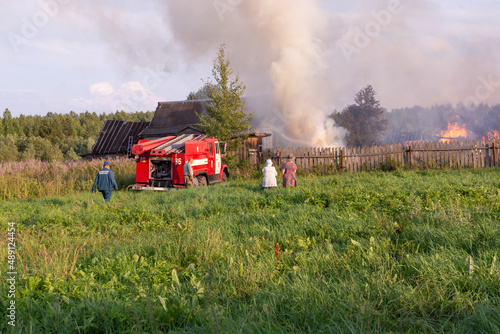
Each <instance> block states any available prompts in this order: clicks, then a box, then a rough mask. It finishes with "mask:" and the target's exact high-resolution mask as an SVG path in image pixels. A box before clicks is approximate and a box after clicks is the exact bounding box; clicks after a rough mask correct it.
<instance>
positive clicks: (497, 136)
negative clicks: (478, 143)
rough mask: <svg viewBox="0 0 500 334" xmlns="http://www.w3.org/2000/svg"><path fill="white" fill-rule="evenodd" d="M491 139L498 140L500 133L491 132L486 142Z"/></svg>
mask: <svg viewBox="0 0 500 334" xmlns="http://www.w3.org/2000/svg"><path fill="white" fill-rule="evenodd" d="M483 138H484V137H483ZM493 139H500V131H497V130H493V131H492V132H488V140H493Z"/></svg>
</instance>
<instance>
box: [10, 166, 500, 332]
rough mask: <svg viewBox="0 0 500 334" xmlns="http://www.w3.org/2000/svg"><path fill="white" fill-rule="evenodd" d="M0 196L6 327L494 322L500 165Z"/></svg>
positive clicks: (469, 327) (499, 303)
mask: <svg viewBox="0 0 500 334" xmlns="http://www.w3.org/2000/svg"><path fill="white" fill-rule="evenodd" d="M260 182H261V181H260V180H254V181H230V182H229V183H227V184H223V185H217V186H211V187H206V188H194V189H189V190H180V191H170V192H154V193H153V192H141V193H136V192H126V191H120V192H115V193H114V194H113V198H112V201H111V203H110V204H108V205H105V204H104V203H103V201H102V196H101V195H92V194H90V193H88V192H85V193H76V194H73V195H71V194H70V195H66V196H63V197H54V198H39V199H28V200H6V201H2V202H0V212H1V216H0V219H1V223H2V224H1V226H2V229H3V231H1V235H2V238H1V247H0V256H1V258H2V259H4V261H3V267H2V272H3V273H4V275H3V276H4V277H6V276H7V274H5V273H6V272H8V271H9V269H8V263H7V259H8V246H7V244H8V242H9V241H8V237H9V235H8V233H7V232H8V228H9V225H8V223H9V222H15V225H14V227H15V228H16V231H15V238H16V240H15V241H16V249H15V250H16V255H15V263H14V265H15V268H16V272H17V277H16V282H15V302H16V304H15V305H16V311H15V317H16V322H15V324H16V326H15V327H12V326H10V325H9V324H8V321H9V318H8V317H7V316H8V315H9V314H10V313H8V312H9V311H8V310H7V305H9V302H10V301H11V300H12V298H10V299H9V298H7V296H8V294H9V291H8V290H9V285H8V284H5V279H6V278H4V279H3V282H4V284H2V285H1V291H0V296H1V297H0V298H1V300H2V304H1V305H2V307H1V311H0V313H1V318H2V319H3V320H2V322H1V323H0V331H1V332H2V333H11V332H12V333H165V332H168V333H500V261H499V259H498V256H499V254H498V253H499V250H500V197H499V196H500V193H499V189H500V170H499V169H482V170H476V171H473V170H443V171H437V170H428V171H408V172H401V171H396V172H391V173H378V172H373V173H359V174H348V173H346V174H338V175H333V176H323V177H319V176H317V177H312V176H311V177H299V178H298V182H299V187H297V188H294V189H283V188H278V189H272V190H269V191H265V192H263V191H262V190H261V184H260Z"/></svg>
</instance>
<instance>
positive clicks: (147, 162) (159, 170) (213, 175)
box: [132, 134, 229, 190]
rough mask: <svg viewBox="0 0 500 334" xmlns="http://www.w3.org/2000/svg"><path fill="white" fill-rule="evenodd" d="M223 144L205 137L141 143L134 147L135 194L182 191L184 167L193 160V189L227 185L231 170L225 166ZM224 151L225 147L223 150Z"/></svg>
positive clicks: (198, 136)
mask: <svg viewBox="0 0 500 334" xmlns="http://www.w3.org/2000/svg"><path fill="white" fill-rule="evenodd" d="M220 146H221V144H220V143H219V141H218V140H217V139H216V138H213V137H205V136H204V135H193V134H188V135H180V136H168V137H163V138H159V139H156V140H139V142H138V143H137V144H136V145H134V146H133V147H132V154H134V155H135V157H136V163H137V164H136V173H135V182H136V184H134V185H132V189H134V190H169V189H175V188H183V187H184V186H185V184H184V164H185V163H186V162H187V161H188V160H189V159H190V158H193V159H194V161H193V163H192V165H191V166H192V168H193V175H194V180H193V186H206V185H209V184H214V183H219V182H225V181H227V179H228V178H229V170H228V168H227V166H226V165H224V164H222V158H223V154H224V153H225V152H221V147H220ZM224 151H225V146H224Z"/></svg>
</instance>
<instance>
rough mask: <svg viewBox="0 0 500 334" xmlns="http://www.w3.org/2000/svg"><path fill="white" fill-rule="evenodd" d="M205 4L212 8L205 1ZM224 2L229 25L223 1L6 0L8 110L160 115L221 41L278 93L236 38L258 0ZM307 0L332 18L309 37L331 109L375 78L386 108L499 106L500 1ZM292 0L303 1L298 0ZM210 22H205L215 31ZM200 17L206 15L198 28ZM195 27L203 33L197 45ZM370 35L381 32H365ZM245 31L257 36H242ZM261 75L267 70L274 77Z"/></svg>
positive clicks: (2, 66)
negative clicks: (161, 105) (160, 105)
mask: <svg viewBox="0 0 500 334" xmlns="http://www.w3.org/2000/svg"><path fill="white" fill-rule="evenodd" d="M197 1H199V2H204V4H203V5H201V3H198V5H199V6H197ZM216 1H219V3H220V4H222V5H223V6H226V7H221V8H225V9H226V12H224V13H223V14H224V15H225V16H226V17H224V20H226V18H227V21H224V20H223V18H222V15H220V14H221V12H220V9H219V12H217V9H216V8H213V4H214V3H215V1H214V2H212V1H208V3H211V4H212V8H211V7H210V6H209V7H207V6H206V3H207V1H205V0H203V1H202V0H189V1H188V2H190V3H191V5H193V6H194V8H200V10H201V11H200V12H199V13H197V12H196V10H195V9H193V10H192V11H189V12H188V11H186V7H183V8H181V6H177V4H175V5H174V2H173V0H168V1H166V0H164V1H159V0H157V1H149V2H148V3H147V4H146V5H145V2H144V1H135V0H125V1H111V0H102V1H97V0H87V1H85V3H84V4H82V2H78V1H77V0H26V1H22V2H17V1H13V0H5V1H4V2H3V4H2V5H3V6H2V7H3V8H2V12H1V13H0V36H2V38H0V73H1V74H2V75H1V76H0V108H1V110H2V111H3V110H4V109H5V108H9V110H10V111H11V112H12V114H13V115H14V116H18V115H20V114H24V115H35V114H36V115H45V114H46V113H47V112H56V113H67V112H69V111H70V110H73V111H75V112H77V113H80V112H84V111H86V110H88V111H91V112H93V111H95V112H97V113H101V112H106V113H109V112H114V111H115V110H117V109H119V110H121V109H123V110H125V111H128V112H132V111H136V110H144V111H145V110H154V109H155V108H156V104H157V102H158V101H176V100H183V99H185V98H186V96H187V94H188V93H189V92H190V91H196V90H197V89H198V88H200V87H201V85H202V81H201V80H202V79H207V78H209V77H210V76H211V66H212V60H213V59H214V58H215V56H216V50H217V47H218V45H219V44H220V43H221V42H227V45H228V49H229V51H230V53H232V54H234V55H235V57H237V59H236V60H235V62H234V70H235V72H238V73H240V77H241V79H242V80H243V81H245V80H248V83H249V84H248V86H249V87H248V88H249V91H250V92H252V91H255V92H257V91H259V88H260V89H261V90H262V88H263V87H264V88H265V89H269V90H270V91H271V90H273V89H275V88H276V87H274V88H273V84H271V83H269V82H270V80H271V79H269V78H267V79H265V80H263V82H267V84H259V83H258V82H260V81H259V80H258V78H257V76H258V74H259V73H257V74H256V73H255V70H254V71H251V70H248V69H245V67H247V66H248V67H249V68H250V66H249V65H248V64H249V63H250V62H252V61H256V62H259V61H261V59H259V55H252V54H248V58H245V57H242V55H244V54H245V50H244V49H245V43H238V41H237V39H236V38H235V34H236V33H237V32H238V30H237V29H239V27H241V26H240V25H239V24H240V23H238V24H236V25H234V26H233V25H232V24H233V23H232V21H231V20H232V18H231V17H230V16H231V15H233V18H236V17H238V19H239V20H241V18H242V17H243V16H237V15H238V11H239V10H241V11H243V9H244V7H245V6H246V5H245V1H248V0H240V1H237V0H231V1H230V0H216ZM395 1H396V2H395ZM300 2H301V4H302V5H304V6H309V7H313V8H319V9H320V10H321V11H322V13H323V14H321V15H320V16H321V19H326V20H327V23H328V28H326V29H324V27H322V28H321V29H323V30H322V31H321V32H319V28H318V36H312V37H311V36H309V37H311V38H313V39H316V38H317V39H321V43H320V44H318V45H321V47H324V48H325V49H326V50H327V51H325V52H324V53H323V55H322V57H323V58H322V59H321V61H322V62H325V64H324V66H323V67H321V69H322V71H323V70H324V73H323V74H328V76H329V77H330V78H331V81H328V80H326V81H324V82H325V84H324V85H323V86H327V87H328V88H329V90H325V91H328V92H327V93H326V92H318V94H328V99H327V100H328V107H329V108H331V109H334V108H335V109H341V108H343V107H344V106H345V105H346V104H347V103H352V101H353V96H354V94H355V93H356V92H357V91H358V90H359V89H361V88H362V87H364V86H365V85H367V84H371V85H373V86H374V88H375V90H376V91H377V92H378V94H379V95H378V96H379V98H380V100H381V103H382V105H383V106H386V107H387V108H397V107H406V106H408V107H410V106H413V105H415V104H420V105H424V106H425V105H432V104H435V103H447V102H449V103H467V102H484V103H490V104H493V103H500V66H499V63H498V59H499V56H500V20H498V14H500V3H499V2H497V1H492V0H479V1H474V2H472V1H470V0H469V1H464V0H462V1H449V0H446V1H439V2H438V1H437V0H436V1H426V0H422V1H414V0H401V1H400V2H399V1H397V0H390V1H389V0H388V1H378V0H376V1H353V2H346V1H326V0H322V1H314V0H301V1H300ZM184 3H185V2H184ZM288 3H290V5H289V6H294V2H293V1H288ZM227 6H229V7H227ZM391 6H392V7H391ZM390 8H398V10H396V11H395V12H394V13H392V14H391V16H390V19H389V21H387V22H385V21H384V20H382V19H381V20H382V21H380V22H378V21H377V19H376V17H377V14H376V13H379V14H380V13H387V12H390ZM287 13H288V9H287V8H283V11H282V12H281V14H280V13H278V14H274V15H275V16H274V17H273V20H276V21H277V22H279V19H280V16H281V15H286V14H287ZM315 13H316V12H315ZM374 13H375V14H374ZM314 15H318V14H317V13H316V14H314ZM200 17H201V18H202V19H203V20H204V19H206V21H203V24H205V25H206V27H207V30H206V33H207V36H205V37H204V36H203V32H204V30H203V28H202V27H203V26H202V25H200V24H199V23H200V22H199V21H200V20H202V19H200ZM312 17H314V16H312ZM382 18H384V16H383V15H382ZM177 19H179V20H180V21H179V22H180V23H178V22H177ZM218 19H219V21H220V22H216V23H217V24H218V25H219V26H220V28H218V29H219V30H216V29H212V28H209V27H212V25H211V23H210V20H218ZM385 19H387V17H385ZM190 20H198V22H193V25H191V23H192V22H190ZM235 20H236V19H235ZM172 21H175V22H176V23H175V25H174V24H173V23H172ZM325 22H326V21H325ZM311 24H314V23H311ZM377 24H378V26H377ZM200 26H201V28H200ZM179 27H182V31H180V29H179ZM190 29H193V31H192V34H193V36H194V35H195V36H196V38H193V39H192V40H189V41H187V40H186V34H189V33H190V32H191V31H190ZM195 29H196V31H194V30H195ZM283 29H287V26H284V27H283ZM370 29H372V30H370ZM228 30H234V31H231V32H228ZM312 31H316V30H312ZM325 31H327V32H328V33H325ZM367 31H368V33H370V34H371V37H370V36H368V38H366V37H367V36H366V33H367ZM232 33H234V34H232ZM208 34H209V35H208ZM245 34H248V31H246V30H245V32H244V33H242V35H241V36H248V35H245ZM360 34H361V35H363V34H364V35H363V36H361V35H360ZM360 36H361V37H360ZM226 37H227V39H228V41H226V40H225V38H226ZM259 38H262V37H259ZM188 39H189V38H188ZM259 41H261V39H255V40H252V42H249V43H248V44H250V46H252V48H250V49H251V50H254V51H255V50H259V48H258V45H257V44H258V43H259ZM365 42H366V43H365ZM204 43H205V44H206V45H204ZM195 44H196V46H197V47H196V48H194V47H193V45H195ZM305 45H307V44H305ZM315 45H316V44H315ZM282 47H283V46H282ZM271 49H272V47H266V48H265V50H267V51H269V50H271ZM274 51H276V50H274ZM269 52H270V51H269ZM266 59H267V58H266ZM245 62H246V63H245ZM271 62H272V61H271ZM270 67H271V65H269V68H270ZM240 68H241V70H240ZM259 68H261V67H259ZM264 71H267V70H264ZM264 71H263V72H264ZM262 75H263V76H266V77H267V73H262ZM318 80H324V78H321V79H318ZM330 88H331V89H330ZM260 92H262V91H259V93H260ZM269 93H270V94H271V92H269ZM309 94H310V93H309Z"/></svg>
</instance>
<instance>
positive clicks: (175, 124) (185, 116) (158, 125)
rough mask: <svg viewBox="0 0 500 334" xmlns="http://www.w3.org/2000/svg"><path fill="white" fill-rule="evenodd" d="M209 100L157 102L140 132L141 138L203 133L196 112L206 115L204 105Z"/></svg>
mask: <svg viewBox="0 0 500 334" xmlns="http://www.w3.org/2000/svg"><path fill="white" fill-rule="evenodd" d="M209 101H210V100H193V101H180V102H159V103H158V107H157V108H156V111H155V114H154V116H153V119H152V120H151V123H150V124H149V126H148V127H147V128H146V129H144V130H143V131H142V132H141V133H140V136H141V138H156V137H164V136H171V135H179V134H201V133H203V132H202V129H201V127H200V126H199V125H198V123H199V121H200V120H199V118H198V116H196V113H198V114H200V115H206V114H207V109H206V107H205V105H206V104H207V103H208V102H209Z"/></svg>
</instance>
